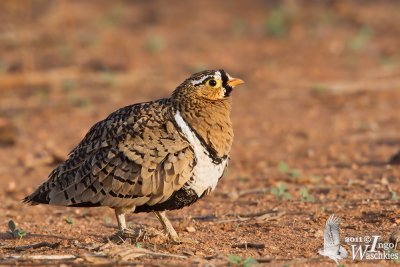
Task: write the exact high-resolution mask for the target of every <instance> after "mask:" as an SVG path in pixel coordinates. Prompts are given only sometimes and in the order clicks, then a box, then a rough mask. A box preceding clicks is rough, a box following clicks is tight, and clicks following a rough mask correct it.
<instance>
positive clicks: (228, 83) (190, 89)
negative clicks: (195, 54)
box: [174, 70, 244, 101]
mask: <svg viewBox="0 0 400 267" xmlns="http://www.w3.org/2000/svg"><path fill="white" fill-rule="evenodd" d="M243 83H244V81H243V80H241V79H237V78H232V77H231V76H230V75H229V74H228V73H226V72H225V71H224V70H205V71H202V72H198V73H195V74H193V75H192V76H191V77H190V78H188V79H186V80H185V81H184V82H183V83H182V84H181V85H180V86H178V88H177V89H176V90H175V92H174V96H176V97H179V96H182V95H185V96H191V97H195V98H202V99H205V100H212V101H216V100H221V99H225V98H228V97H229V96H230V94H231V92H232V90H233V88H234V87H235V86H237V85H240V84H243Z"/></svg>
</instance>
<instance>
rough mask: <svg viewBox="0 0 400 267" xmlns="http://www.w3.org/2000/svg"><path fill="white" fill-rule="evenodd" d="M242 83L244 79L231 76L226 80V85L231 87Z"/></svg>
mask: <svg viewBox="0 0 400 267" xmlns="http://www.w3.org/2000/svg"><path fill="white" fill-rule="evenodd" d="M241 84H244V81H243V80H241V79H237V78H232V79H230V80H229V81H228V85H229V86H230V87H232V88H234V87H235V86H237V85H241Z"/></svg>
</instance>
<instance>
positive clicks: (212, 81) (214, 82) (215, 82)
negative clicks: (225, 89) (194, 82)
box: [208, 79, 217, 87]
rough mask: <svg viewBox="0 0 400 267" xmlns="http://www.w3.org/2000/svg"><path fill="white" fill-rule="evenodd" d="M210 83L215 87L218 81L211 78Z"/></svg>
mask: <svg viewBox="0 0 400 267" xmlns="http://www.w3.org/2000/svg"><path fill="white" fill-rule="evenodd" d="M208 84H209V85H210V86H212V87H214V86H216V85H217V81H216V80H214V79H211V80H209V81H208Z"/></svg>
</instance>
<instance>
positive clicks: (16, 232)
mask: <svg viewBox="0 0 400 267" xmlns="http://www.w3.org/2000/svg"><path fill="white" fill-rule="evenodd" d="M8 232H9V233H11V234H12V236H13V237H14V238H19V239H22V238H23V237H24V236H26V232H25V231H24V230H22V229H21V228H17V226H16V225H15V222H14V221H13V220H9V221H8Z"/></svg>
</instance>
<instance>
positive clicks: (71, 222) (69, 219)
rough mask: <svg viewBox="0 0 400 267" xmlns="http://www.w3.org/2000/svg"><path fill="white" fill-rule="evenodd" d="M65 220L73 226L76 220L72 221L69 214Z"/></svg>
mask: <svg viewBox="0 0 400 267" xmlns="http://www.w3.org/2000/svg"><path fill="white" fill-rule="evenodd" d="M64 220H65V222H66V223H68V224H69V225H71V226H72V225H73V224H74V222H73V221H72V218H71V216H68V218H65V219H64Z"/></svg>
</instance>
